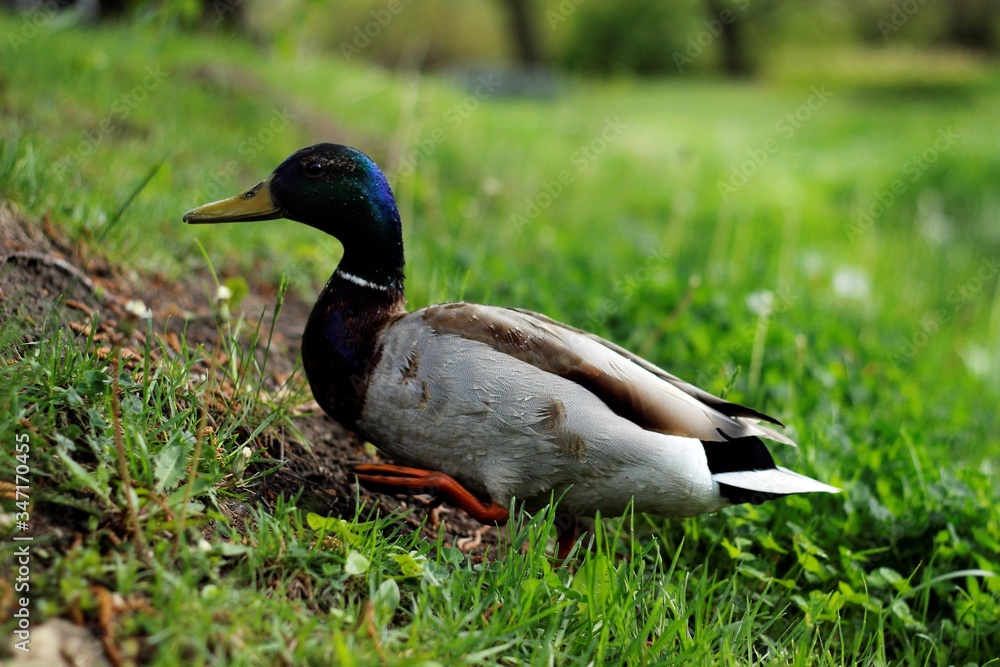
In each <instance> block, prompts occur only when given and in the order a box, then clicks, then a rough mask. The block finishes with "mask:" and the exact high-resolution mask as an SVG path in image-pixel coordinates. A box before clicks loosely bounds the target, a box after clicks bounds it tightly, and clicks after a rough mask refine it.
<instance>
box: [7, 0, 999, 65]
mask: <svg viewBox="0 0 1000 667" xmlns="http://www.w3.org/2000/svg"><path fill="white" fill-rule="evenodd" d="M0 6H8V7H14V8H19V9H22V10H36V11H37V10H43V11H51V10H53V9H60V10H66V11H67V12H69V13H71V14H73V15H74V16H76V17H77V18H79V19H80V20H85V21H121V20H142V21H167V22H173V23H176V24H178V25H181V26H184V27H188V28H191V29H201V30H232V31H240V32H245V33H247V34H249V35H251V36H252V37H253V38H254V39H255V40H257V41H259V42H261V43H265V44H269V45H273V46H274V47H275V48H279V49H303V48H308V49H316V50H320V51H328V52H330V53H338V54H341V55H344V56H345V57H347V58H348V59H350V57H351V56H352V55H354V54H359V55H362V56H363V57H364V58H368V59H371V60H372V61H374V62H377V63H379V64H381V65H384V66H387V67H399V66H413V65H418V66H420V67H421V68H447V67H452V66H456V65H459V64H465V63H468V62H470V61H472V62H482V63H487V62H488V63H492V64H496V63H498V62H507V63H518V64H521V65H526V66H532V67H534V66H552V67H557V68H562V69H566V70H571V71H579V72H585V73H588V74H599V75H608V74H625V73H631V74H638V75H657V76H660V75H671V76H672V75H691V74H699V75H704V74H721V75H726V76H734V77H740V76H752V75H760V74H762V73H766V72H767V71H769V70H771V69H773V68H776V67H779V66H780V65H781V63H782V61H783V59H782V57H783V55H787V53H788V52H792V53H795V54H801V52H802V51H803V49H805V50H811V51H821V52H822V51H825V50H828V49H830V48H836V49H841V48H844V47H847V48H857V47H862V48H867V47H873V48H880V47H885V46H892V47H893V48H894V49H900V48H902V49H904V50H905V49H907V48H910V49H927V48H933V49H940V50H946V51H960V52H963V53H966V54H971V55H974V56H977V57H985V58H995V57H996V56H997V55H998V53H1000V41H998V39H1000V37H998V36H1000V2H997V1H996V0H952V1H951V2H928V0H819V1H817V2H810V3H801V2H793V1H791V0H677V1H676V2H660V1H659V0H632V1H630V2H627V3H616V2H610V1H608V0H543V1H540V2H528V1H527V0H422V1H420V2H417V1H416V0H341V1H339V2H336V3H329V2H326V1H325V0H280V1H277V2H263V1H258V0H77V1H76V2H72V1H70V0H3V1H2V2H0ZM404 9H405V11H403V10H404ZM904 26H905V30H904V29H903V27H904ZM383 33H384V34H383Z"/></svg>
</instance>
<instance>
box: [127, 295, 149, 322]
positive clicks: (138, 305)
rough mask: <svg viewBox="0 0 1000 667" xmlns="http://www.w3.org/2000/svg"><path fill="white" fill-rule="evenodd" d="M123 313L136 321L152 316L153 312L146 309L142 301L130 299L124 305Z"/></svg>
mask: <svg viewBox="0 0 1000 667" xmlns="http://www.w3.org/2000/svg"><path fill="white" fill-rule="evenodd" d="M125 312H126V313H128V314H129V315H131V316H133V317H135V318H136V319H145V318H147V317H152V316H153V311H151V310H150V309H149V308H147V307H146V304H144V303H143V302H142V301H139V300H138V299H132V300H131V301H129V302H127V303H126V304H125Z"/></svg>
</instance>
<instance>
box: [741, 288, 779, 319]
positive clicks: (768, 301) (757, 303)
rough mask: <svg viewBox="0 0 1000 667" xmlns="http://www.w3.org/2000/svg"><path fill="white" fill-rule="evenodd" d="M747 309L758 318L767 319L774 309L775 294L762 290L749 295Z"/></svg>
mask: <svg viewBox="0 0 1000 667" xmlns="http://www.w3.org/2000/svg"><path fill="white" fill-rule="evenodd" d="M746 304H747V308H748V309H749V310H750V312H751V313H753V314H754V315H756V316H757V317H767V316H768V315H770V314H771V310H772V309H773V308H774V292H772V291H771V290H761V291H759V292H752V293H751V294H748V295H747V299H746Z"/></svg>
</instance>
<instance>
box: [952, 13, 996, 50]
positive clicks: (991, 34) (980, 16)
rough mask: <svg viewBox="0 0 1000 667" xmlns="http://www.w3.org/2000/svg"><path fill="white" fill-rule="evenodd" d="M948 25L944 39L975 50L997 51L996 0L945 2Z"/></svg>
mask: <svg viewBox="0 0 1000 667" xmlns="http://www.w3.org/2000/svg"><path fill="white" fill-rule="evenodd" d="M947 7H948V26H947V34H946V36H945V39H946V40H947V41H948V42H949V43H950V44H954V45H956V46H961V47H964V48H967V49H975V50H977V51H987V52H989V53H996V52H997V33H996V23H997V15H998V13H1000V2H997V1H996V0H951V1H950V2H948V3H947Z"/></svg>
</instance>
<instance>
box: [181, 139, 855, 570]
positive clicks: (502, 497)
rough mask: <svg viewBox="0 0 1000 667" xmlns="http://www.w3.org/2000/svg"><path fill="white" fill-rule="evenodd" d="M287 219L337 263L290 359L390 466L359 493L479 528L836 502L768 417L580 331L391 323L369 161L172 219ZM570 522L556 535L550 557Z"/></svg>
mask: <svg viewBox="0 0 1000 667" xmlns="http://www.w3.org/2000/svg"><path fill="white" fill-rule="evenodd" d="M275 218H288V219H290V220H295V221H298V222H302V223H305V224H307V225H309V226H311V227H315V228H316V229H318V230H320V231H322V232H326V233H327V234H330V235H332V236H334V237H336V238H337V239H339V240H340V242H341V243H342V244H343V247H344V254H343V258H342V259H341V261H340V264H339V265H338V266H337V268H336V270H335V271H334V272H333V275H332V276H331V277H330V280H329V282H327V284H326V287H325V288H324V289H323V292H322V293H321V294H320V297H319V300H318V301H317V303H316V305H315V307H314V308H313V310H312V314H311V315H310V316H309V320H308V323H307V324H306V328H305V332H304V334H303V337H302V363H303V366H304V368H305V371H306V375H307V376H308V378H309V384H310V386H311V388H312V392H313V395H314V396H315V398H316V401H317V402H318V403H319V405H321V406H322V407H323V409H324V410H325V411H326V412H327V413H328V414H329V415H330V416H331V417H333V418H334V419H335V420H337V421H338V422H340V423H341V424H343V425H344V426H346V427H347V428H349V429H352V430H353V431H355V432H356V433H358V434H359V435H361V436H363V437H364V438H366V439H367V440H368V441H369V442H371V443H373V444H374V445H375V446H376V447H378V448H379V449H380V450H381V451H382V452H384V453H385V454H388V455H389V456H390V457H392V459H394V460H395V461H397V462H398V463H400V464H403V465H388V464H364V465H359V466H356V468H355V473H356V474H357V477H358V480H359V481H360V482H361V483H362V484H365V485H366V486H375V487H377V488H382V489H385V488H389V489H396V490H401V489H420V490H422V491H435V492H437V493H439V494H440V495H441V496H443V497H444V498H446V499H448V500H450V501H451V502H453V503H454V504H456V505H458V506H459V507H461V508H462V509H464V510H465V511H466V512H468V513H469V514H470V515H472V516H473V517H475V518H476V519H478V520H479V521H482V522H485V523H491V522H497V523H502V522H504V521H506V520H507V519H508V508H509V507H510V502H511V500H512V499H513V498H517V499H518V500H519V501H523V502H524V503H525V507H527V508H528V509H529V510H537V509H538V508H540V507H544V506H545V505H546V504H547V503H549V502H550V500H551V499H552V498H553V497H560V496H561V498H562V499H561V504H560V509H561V510H564V511H568V513H569V515H570V516H573V517H576V516H592V515H594V513H596V512H598V511H599V512H600V513H601V514H602V515H604V516H617V515H620V514H621V513H623V512H624V511H626V509H627V508H628V506H629V503H634V509H635V511H638V512H648V513H652V514H658V515H662V516H666V517H681V516H692V515H695V514H701V513H705V512H714V511H716V510H719V509H721V508H722V507H725V506H727V505H733V504H738V503H748V502H749V503H760V502H762V501H764V500H769V499H773V498H777V497H780V496H785V495H789V494H796V493H810V492H827V493H833V492H837V491H839V489H836V488H834V487H832V486H829V485H827V484H823V483H822V482H818V481H816V480H814V479H811V478H809V477H806V476H804V475H800V474H798V473H795V472H792V471H790V470H787V469H785V468H782V467H780V466H777V465H775V462H774V459H773V458H772V457H771V454H770V452H769V451H768V448H767V447H766V446H765V445H764V443H763V442H762V440H761V439H762V438H763V439H768V440H772V441H776V442H781V443H786V444H794V443H793V442H792V441H791V440H790V439H789V438H787V437H786V436H784V435H782V434H781V433H779V432H778V431H776V430H774V429H773V428H771V427H770V426H768V425H765V423H767V424H770V425H774V426H782V424H781V422H779V421H778V420H777V419H775V418H773V417H769V416H768V415H766V414H764V413H762V412H758V411H757V410H754V409H752V408H748V407H745V406H742V405H738V404H736V403H731V402H729V401H726V400H723V399H721V398H718V397H717V396H713V395H712V394H709V393H708V392H705V391H702V390H701V389H699V388H697V387H695V386H693V385H691V384H688V383H687V382H685V381H683V380H681V379H680V378H678V377H676V376H674V375H671V374H670V373H668V372H666V371H664V370H662V369H660V368H658V367H657V366H655V365H653V364H652V363H650V362H648V361H646V360H645V359H642V358H640V357H638V356H636V355H634V354H632V353H630V352H628V351H627V350H625V349H623V348H621V347H619V346H618V345H615V344H614V343H612V342H609V341H607V340H604V339H603V338H600V337H598V336H596V335H594V334H591V333H588V332H586V331H582V330H580V329H576V328H573V327H571V326H567V325H565V324H561V323H559V322H556V321H554V320H552V319H550V318H548V317H546V316H544V315H539V314H538V313H533V312H530V311H527V310H521V309H518V308H504V307H499V306H486V305H479V304H474V303H464V302H457V303H445V304H441V305H434V306H429V307H427V308H422V309H420V310H416V311H414V312H407V310H406V305H405V304H406V300H405V298H404V296H403V235H402V225H401V222H400V217H399V211H398V209H397V207H396V202H395V199H394V198H393V194H392V190H391V189H390V187H389V183H388V182H387V181H386V178H385V176H384V175H383V174H382V171H381V170H380V169H379V168H378V166H377V165H376V164H375V163H374V162H373V161H372V160H371V159H370V158H369V157H368V156H366V155H365V154H364V153H362V152H360V151H358V150H356V149H354V148H350V147H347V146H340V145H336V144H317V145H315V146H310V147H309V148H304V149H302V150H300V151H298V152H297V153H295V154H293V155H292V156H291V157H289V158H288V159H287V160H285V161H284V162H282V163H281V165H279V166H278V168H277V169H275V171H274V172H273V173H272V174H271V175H270V176H269V177H267V179H265V180H264V181H262V182H261V183H258V184H257V185H255V186H253V187H252V188H250V189H249V190H247V191H246V192H243V193H242V194H239V195H237V196H235V197H232V198H230V199H225V200H222V201H217V202H213V203H210V204H206V205H204V206H201V207H199V208H196V209H193V210H191V211H189V212H188V213H187V214H186V215H185V216H184V220H185V222H189V223H218V222H246V221H254V220H272V219H275ZM575 534H576V528H575V521H573V522H568V523H562V524H560V530H559V546H560V555H565V554H566V553H567V552H568V551H569V548H570V547H571V546H572V545H573V542H574V539H575Z"/></svg>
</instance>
